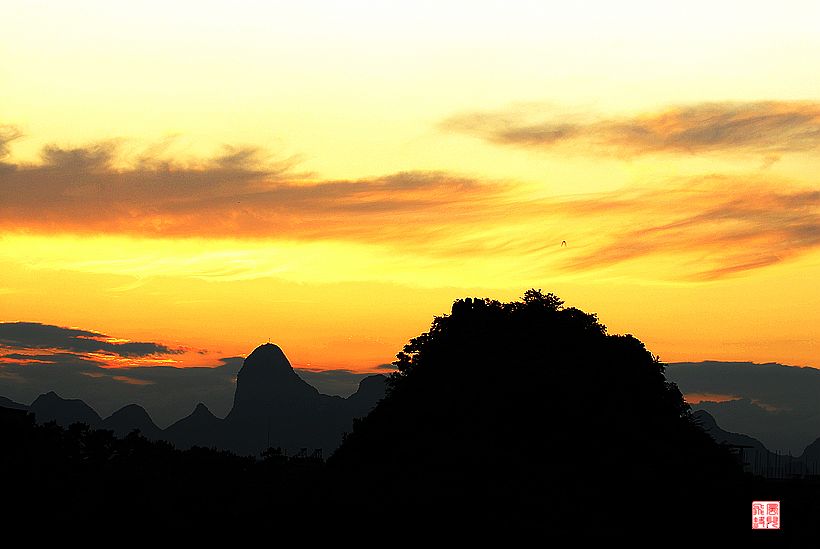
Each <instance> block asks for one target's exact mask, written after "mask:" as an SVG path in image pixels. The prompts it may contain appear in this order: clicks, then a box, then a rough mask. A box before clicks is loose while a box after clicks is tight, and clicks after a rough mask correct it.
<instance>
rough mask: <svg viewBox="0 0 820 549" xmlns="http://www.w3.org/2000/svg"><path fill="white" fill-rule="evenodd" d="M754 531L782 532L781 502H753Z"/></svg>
mask: <svg viewBox="0 0 820 549" xmlns="http://www.w3.org/2000/svg"><path fill="white" fill-rule="evenodd" d="M752 530H780V502H779V501H753V502H752Z"/></svg>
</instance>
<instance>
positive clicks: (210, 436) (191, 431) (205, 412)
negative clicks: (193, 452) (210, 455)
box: [160, 402, 224, 448]
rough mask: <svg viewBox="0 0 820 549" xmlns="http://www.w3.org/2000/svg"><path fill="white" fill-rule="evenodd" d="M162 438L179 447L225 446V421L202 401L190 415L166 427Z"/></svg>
mask: <svg viewBox="0 0 820 549" xmlns="http://www.w3.org/2000/svg"><path fill="white" fill-rule="evenodd" d="M160 438H163V439H165V440H167V441H169V442H172V443H173V444H174V445H175V446H177V447H178V448H190V447H192V446H202V447H206V448H209V447H223V446H224V445H223V443H222V439H223V421H222V420H221V419H219V418H218V417H216V416H215V415H213V414H212V413H211V411H210V410H209V409H208V407H207V406H205V405H204V404H203V403H201V402H200V403H199V404H197V405H196V407H195V408H194V411H193V412H191V414H190V415H188V416H186V417H184V418H182V419H180V420H179V421H177V422H176V423H174V424H172V425H170V426H169V427H168V428H167V429H165V430H164V431H163V432H162V435H161V436H160Z"/></svg>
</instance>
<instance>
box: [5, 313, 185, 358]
mask: <svg viewBox="0 0 820 549" xmlns="http://www.w3.org/2000/svg"><path fill="white" fill-rule="evenodd" d="M108 339H110V338H109V336H107V335H105V334H101V333H99V332H92V331H88V330H80V329H76V328H64V327H62V326H52V325H49V324H40V323H38V322H0V348H1V347H6V348H10V349H17V350H20V349H25V350H35V349H57V350H62V351H69V352H71V353H111V354H114V355H118V356H121V357H125V358H136V357H147V356H154V355H169V354H179V353H181V352H182V350H180V349H171V348H169V347H167V346H165V345H161V344H159V343H152V342H111V341H107V340H108ZM48 356H52V357H54V356H59V355H48Z"/></svg>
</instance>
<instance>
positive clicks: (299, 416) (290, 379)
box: [173, 343, 385, 454]
mask: <svg viewBox="0 0 820 549" xmlns="http://www.w3.org/2000/svg"><path fill="white" fill-rule="evenodd" d="M384 382H385V378H384V376H380V375H376V376H369V377H368V378H365V379H363V380H362V382H360V384H359V390H358V391H357V392H356V393H354V394H353V395H351V396H350V397H348V398H347V399H344V398H341V397H338V396H329V395H324V394H321V393H319V391H317V390H316V389H315V388H314V387H312V386H311V385H309V384H308V383H307V382H305V381H304V380H303V379H302V378H300V377H299V375H298V374H297V373H296V372H295V371H294V369H293V367H292V366H291V364H290V361H289V360H288V359H287V357H286V356H285V353H284V352H282V349H280V348H279V347H278V346H277V345H274V344H272V343H266V344H264V345H261V346H259V347H257V348H256V349H254V351H253V352H252V353H251V354H250V355H248V357H247V358H246V359H245V361H244V363H243V364H242V368H241V369H240V370H239V373H238V374H237V377H236V393H235V396H234V405H233V408H232V409H231V411H230V412H229V413H228V415H227V417H226V418H225V421H224V423H223V424H222V426H221V429H220V435H221V444H220V446H223V447H225V448H227V449H230V450H233V451H236V452H238V453H243V454H258V453H259V452H261V451H262V450H264V449H265V448H268V447H271V446H276V447H281V448H284V449H288V450H291V451H299V450H301V449H309V450H315V449H319V448H321V449H322V450H323V451H327V452H328V453H329V452H330V451H332V450H333V449H335V448H336V447H337V446H338V445H339V443H340V442H341V440H342V435H343V433H344V432H346V431H350V430H351V428H352V422H353V418H354V417H359V416H363V415H365V414H367V412H369V411H370V409H371V408H372V407H373V406H375V404H376V402H377V401H378V400H379V399H380V398H381V397H383V396H384V391H385V383H384ZM173 442H176V441H173Z"/></svg>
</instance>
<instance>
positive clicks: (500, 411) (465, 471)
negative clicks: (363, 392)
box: [328, 290, 747, 536]
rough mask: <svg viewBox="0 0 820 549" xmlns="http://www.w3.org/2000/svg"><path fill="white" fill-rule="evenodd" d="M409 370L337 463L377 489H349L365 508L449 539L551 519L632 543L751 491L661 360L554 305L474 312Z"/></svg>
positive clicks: (440, 330) (439, 336) (413, 355)
mask: <svg viewBox="0 0 820 549" xmlns="http://www.w3.org/2000/svg"><path fill="white" fill-rule="evenodd" d="M394 365H395V366H396V367H397V368H398V371H397V372H396V373H395V374H393V375H392V376H391V377H390V379H389V389H388V394H387V396H386V397H385V398H384V399H383V400H382V401H381V402H380V403H379V404H378V405H377V406H376V408H375V409H374V410H373V411H372V412H371V413H370V414H369V415H368V416H367V417H366V418H364V419H363V420H361V421H357V422H356V423H355V426H354V429H353V432H352V434H351V435H349V436H347V437H346V438H345V440H344V442H343V443H342V445H341V446H340V447H339V449H338V450H337V451H336V453H335V454H334V455H333V456H332V457H331V459H330V460H329V463H328V464H329V466H330V467H331V469H332V470H333V471H335V472H336V474H338V475H339V477H340V478H342V479H349V478H356V479H368V480H369V483H367V484H366V485H365V486H362V485H357V486H356V487H353V486H351V487H348V488H349V490H350V492H353V491H355V493H360V494H367V495H366V496H363V497H362V504H363V505H367V504H368V502H369V503H371V504H372V503H373V502H380V503H376V504H375V505H376V507H378V506H379V505H386V504H387V502H390V504H391V505H393V506H394V507H393V509H394V512H396V513H397V514H398V515H400V516H403V517H405V518H406V519H407V520H422V517H424V520H428V519H430V520H442V521H445V522H446V524H447V525H448V526H449V527H452V526H453V525H454V524H458V523H459V522H460V521H463V523H464V524H463V526H464V527H467V524H469V523H474V522H475V521H478V522H479V523H483V524H493V525H496V526H498V525H515V526H525V525H532V524H544V520H545V517H548V519H547V520H548V521H549V524H553V525H556V527H558V528H561V529H569V530H568V531H570V532H572V531H574V529H578V531H579V532H585V533H588V534H589V533H598V534H604V533H606V534H607V535H610V536H617V535H620V534H625V533H627V532H629V531H630V525H632V524H636V523H637V524H641V525H643V526H644V527H645V526H646V525H656V526H658V527H660V526H661V525H669V526H672V525H674V524H675V523H676V522H677V521H679V520H680V519H679V517H678V516H676V513H683V514H685V513H687V509H688V507H689V506H690V505H695V504H698V505H700V508H701V509H704V510H705V511H704V512H707V513H708V512H709V511H710V510H711V511H715V512H717V511H718V509H719V508H720V506H721V505H723V504H725V503H726V501H725V500H724V501H722V500H721V498H725V497H728V496H727V495H726V494H730V493H735V492H736V490H735V489H734V488H735V485H734V484H733V482H737V481H738V479H739V478H740V475H741V472H740V466H739V464H738V463H737V460H736V459H735V457H734V456H733V455H732V454H731V453H730V452H729V451H727V450H726V449H725V448H723V447H721V446H719V445H718V444H716V443H715V442H714V441H713V440H712V438H710V437H709V436H708V435H707V434H706V433H705V432H704V431H703V430H701V429H700V428H699V427H698V426H697V425H696V423H695V421H694V420H693V418H692V417H691V413H690V411H689V408H688V406H687V404H686V403H685V402H684V400H683V398H682V396H681V394H680V392H679V391H678V390H677V388H676V387H675V386H674V384H672V383H669V382H667V380H666V379H665V377H664V374H663V365H662V364H661V363H660V362H659V361H658V359H657V358H656V357H654V356H653V355H652V354H651V353H649V352H648V351H647V350H646V348H645V347H644V345H643V344H642V343H641V342H640V341H639V340H637V339H636V338H634V337H632V336H630V335H626V336H618V335H608V334H607V333H606V328H605V327H604V326H603V325H602V324H600V323H599V322H598V320H597V318H596V317H595V315H592V314H587V313H584V312H582V311H580V310H578V309H575V308H564V307H563V303H562V302H561V301H560V300H559V299H558V298H557V297H556V296H554V295H552V294H543V293H541V292H540V291H536V290H530V291H528V292H527V293H526V294H525V295H524V298H523V300H522V301H517V302H511V303H501V302H498V301H494V300H489V299H469V298H468V299H464V300H458V301H456V302H455V303H454V304H453V307H452V312H451V314H450V315H445V316H442V317H437V318H435V320H434V321H433V324H432V326H431V328H430V330H429V331H428V332H426V333H424V334H422V335H420V336H418V337H416V338H414V339H413V340H411V341H410V343H408V344H407V345H406V346H405V347H404V350H403V351H402V352H401V353H399V355H398V359H397V361H396V362H394ZM360 482H361V481H360ZM718 486H721V487H722V490H723V492H722V494H723V495H721V491H720V490H716V488H717V487H718ZM698 491H702V492H703V493H709V494H710V498H711V499H710V500H709V501H705V502H704V501H700V500H697V501H696V500H695V498H694V496H693V495H692V494H693V493H697V492H698ZM716 492H717V493H716ZM396 506H398V508H396ZM745 507H746V506H745V505H744V506H743V507H742V508H740V507H738V509H737V510H736V512H735V514H734V515H731V514H729V515H727V513H726V508H731V507H726V508H722V509H721V514H722V515H723V521H724V522H723V524H722V526H723V527H726V528H728V529H730V530H731V529H732V527H737V528H738V531H740V528H741V527H747V525H746V524H745V523H746V519H747V517H746V514H747V513H746V511H747V510H746V509H745ZM559 525H560V526H559ZM699 528H704V524H703V523H700V524H699V523H695V524H692V525H691V526H690V532H689V533H692V532H693V531H696V530H698V529H699Z"/></svg>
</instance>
